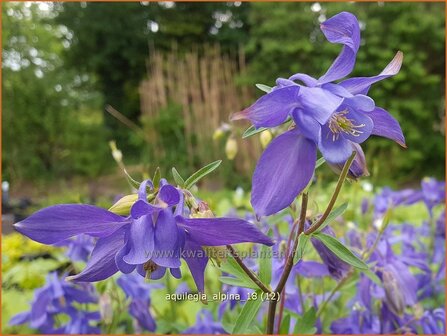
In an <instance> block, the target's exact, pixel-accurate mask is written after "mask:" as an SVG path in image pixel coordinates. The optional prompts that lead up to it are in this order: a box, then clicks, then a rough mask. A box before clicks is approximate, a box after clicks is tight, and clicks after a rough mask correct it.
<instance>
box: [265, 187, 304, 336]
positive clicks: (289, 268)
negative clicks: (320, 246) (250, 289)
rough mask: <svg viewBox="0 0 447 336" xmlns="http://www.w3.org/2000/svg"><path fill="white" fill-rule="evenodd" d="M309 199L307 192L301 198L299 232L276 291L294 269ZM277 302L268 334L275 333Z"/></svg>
mask: <svg viewBox="0 0 447 336" xmlns="http://www.w3.org/2000/svg"><path fill="white" fill-rule="evenodd" d="M307 201H308V196H307V193H303V196H302V199H301V212H300V218H299V222H298V232H297V234H296V237H295V241H294V242H293V247H292V250H291V251H290V253H289V254H288V256H287V260H286V264H285V266H284V271H283V273H282V275H281V278H280V279H279V282H278V285H277V286H276V289H275V290H274V292H275V293H281V292H282V291H283V289H284V287H285V285H286V282H287V279H288V278H289V275H290V272H291V271H292V267H293V257H294V256H295V252H296V249H297V247H298V239H299V236H300V234H301V233H302V232H303V230H304V222H305V220H306V211H307ZM291 234H293V231H292V232H291ZM277 304H278V300H277V299H276V300H271V301H270V305H269V311H268V319H267V334H273V328H274V325H275V313H276V306H277Z"/></svg>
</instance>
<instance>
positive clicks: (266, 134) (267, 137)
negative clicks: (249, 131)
mask: <svg viewBox="0 0 447 336" xmlns="http://www.w3.org/2000/svg"><path fill="white" fill-rule="evenodd" d="M272 138H273V135H272V132H270V131H269V130H265V131H262V132H261V133H260V134H259V140H260V141H261V146H262V148H265V147H267V145H268V144H269V143H270V141H272Z"/></svg>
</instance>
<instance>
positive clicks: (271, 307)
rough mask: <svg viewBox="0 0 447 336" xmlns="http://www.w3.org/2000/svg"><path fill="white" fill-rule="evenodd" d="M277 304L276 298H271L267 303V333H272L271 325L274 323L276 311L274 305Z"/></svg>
mask: <svg viewBox="0 0 447 336" xmlns="http://www.w3.org/2000/svg"><path fill="white" fill-rule="evenodd" d="M277 304H278V301H277V300H272V301H270V303H269V311H268V313H267V332H266V334H267V335H273V327H274V324H275V313H276V305H277Z"/></svg>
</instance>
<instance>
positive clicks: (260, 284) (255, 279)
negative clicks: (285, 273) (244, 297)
mask: <svg viewBox="0 0 447 336" xmlns="http://www.w3.org/2000/svg"><path fill="white" fill-rule="evenodd" d="M227 250H228V251H230V253H231V255H232V256H233V258H234V260H236V262H237V263H238V264H239V266H241V268H242V270H243V271H244V272H245V273H246V274H247V275H248V276H249V278H250V279H251V280H253V282H254V283H255V284H256V285H258V287H259V288H260V289H262V291H263V292H264V293H268V294H270V293H272V291H271V290H270V289H269V288H268V287H267V286H266V285H265V284H264V283H263V282H262V281H261V280H260V279H259V278H258V277H257V276H256V274H254V273H253V272H252V271H251V270H250V269H249V268H248V267H247V266H246V265H245V264H244V262H243V261H242V259H241V258H239V255H238V254H237V252H236V250H235V249H234V248H233V246H231V245H227Z"/></svg>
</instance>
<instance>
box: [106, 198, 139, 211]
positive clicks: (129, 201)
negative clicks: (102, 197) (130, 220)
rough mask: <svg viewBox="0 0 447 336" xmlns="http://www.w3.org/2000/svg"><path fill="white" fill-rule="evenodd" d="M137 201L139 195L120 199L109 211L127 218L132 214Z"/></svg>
mask: <svg viewBox="0 0 447 336" xmlns="http://www.w3.org/2000/svg"><path fill="white" fill-rule="evenodd" d="M137 200H138V195H137V194H130V195H126V196H124V197H122V198H120V199H119V200H118V202H116V203H115V204H114V205H112V206H111V207H110V209H109V211H111V212H113V213H115V214H117V215H120V216H126V215H128V214H129V213H130V208H131V207H132V205H133V204H134V203H135V202H136V201H137Z"/></svg>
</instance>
